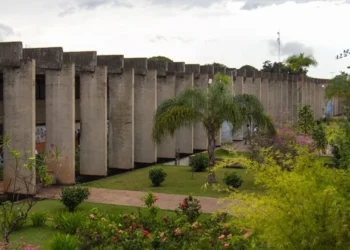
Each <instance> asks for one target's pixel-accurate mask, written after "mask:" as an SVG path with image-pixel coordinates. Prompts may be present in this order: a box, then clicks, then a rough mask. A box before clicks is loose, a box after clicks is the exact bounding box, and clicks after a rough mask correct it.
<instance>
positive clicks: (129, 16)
mask: <svg viewBox="0 0 350 250" xmlns="http://www.w3.org/2000/svg"><path fill="white" fill-rule="evenodd" d="M0 6H1V7H0V41H22V42H23V46H24V47H28V48H35V47H53V46H55V47H56V46H60V47H63V49H64V51H87V50H90V51H91V50H96V51H97V52H98V54H101V55H102V54H118V55H120V54H123V55H124V56H125V57H151V56H157V55H162V56H167V57H169V58H171V59H172V60H174V61H181V62H186V63H189V64H193V63H199V64H206V63H212V62H219V63H223V64H225V65H227V66H228V67H230V68H239V67H241V66H243V65H247V64H249V65H252V66H254V67H256V68H258V69H260V68H261V67H262V64H263V62H264V61H266V60H270V61H273V62H274V61H278V46H277V37H278V36H277V32H280V34H281V61H283V60H285V59H286V58H287V57H288V56H290V55H292V54H296V53H305V54H310V55H312V56H314V58H315V59H316V60H317V61H318V66H317V67H315V68H311V69H310V71H309V76H311V77H318V78H330V77H332V76H335V75H336V74H337V73H338V72H340V71H350V69H347V66H350V55H349V56H348V57H346V58H343V59H341V60H336V59H335V57H336V55H338V54H340V53H342V51H343V50H344V49H350V31H349V26H348V23H347V22H346V20H347V16H348V14H349V13H350V0H342V1H338V0H321V1H315V0H296V1H285V0H31V1H28V0H12V1H8V0H0Z"/></svg>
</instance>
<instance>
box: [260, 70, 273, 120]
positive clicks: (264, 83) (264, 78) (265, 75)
mask: <svg viewBox="0 0 350 250" xmlns="http://www.w3.org/2000/svg"><path fill="white" fill-rule="evenodd" d="M269 81H270V73H269V72H261V95H260V101H261V103H262V104H263V105H264V110H265V113H266V114H269V115H271V112H270V109H269V87H270V85H269Z"/></svg>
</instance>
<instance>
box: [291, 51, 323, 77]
mask: <svg viewBox="0 0 350 250" xmlns="http://www.w3.org/2000/svg"><path fill="white" fill-rule="evenodd" d="M286 64H287V67H289V68H290V69H291V70H292V71H293V72H294V73H298V74H307V72H308V68H309V67H310V66H317V61H316V60H315V59H314V58H313V56H311V55H306V56H305V54H304V53H300V54H299V55H292V56H290V57H288V58H287V60H286Z"/></svg>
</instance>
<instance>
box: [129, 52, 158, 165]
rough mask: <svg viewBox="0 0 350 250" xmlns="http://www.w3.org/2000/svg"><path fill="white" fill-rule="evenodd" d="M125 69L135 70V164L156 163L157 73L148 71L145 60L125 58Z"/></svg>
mask: <svg viewBox="0 0 350 250" xmlns="http://www.w3.org/2000/svg"><path fill="white" fill-rule="evenodd" d="M124 64H125V68H126V69H134V70H135V80H134V81H135V93H134V100H135V103H134V109H135V111H134V112H135V126H134V130H135V146H134V147H135V149H134V150H135V156H134V157H135V162H136V163H146V164H154V163H156V162H157V145H156V144H155V143H154V142H153V139H152V130H153V124H154V122H153V121H154V115H155V113H156V111H157V72H156V71H155V70H148V63H147V59H146V58H126V59H125V60H124Z"/></svg>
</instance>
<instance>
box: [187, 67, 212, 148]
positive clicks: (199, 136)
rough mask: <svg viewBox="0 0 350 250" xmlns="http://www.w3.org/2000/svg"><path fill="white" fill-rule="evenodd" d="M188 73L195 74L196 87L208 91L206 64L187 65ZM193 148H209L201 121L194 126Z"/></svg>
mask: <svg viewBox="0 0 350 250" xmlns="http://www.w3.org/2000/svg"><path fill="white" fill-rule="evenodd" d="M185 70H186V72H187V73H193V74H194V88H198V89H203V90H205V91H208V82H209V74H208V68H207V67H206V66H199V64H198V65H197V64H193V65H189V64H186V65H185ZM193 149H194V150H197V151H203V150H207V149H208V135H207V131H206V129H205V127H204V126H203V123H201V122H199V123H196V124H195V125H194V128H193Z"/></svg>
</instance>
